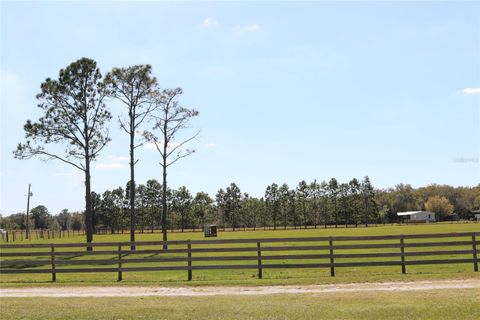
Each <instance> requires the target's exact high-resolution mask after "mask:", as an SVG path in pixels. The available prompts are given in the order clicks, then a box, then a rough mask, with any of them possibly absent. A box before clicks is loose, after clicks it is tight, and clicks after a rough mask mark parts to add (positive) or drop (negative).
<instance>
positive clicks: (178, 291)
mask: <svg viewBox="0 0 480 320" xmlns="http://www.w3.org/2000/svg"><path fill="white" fill-rule="evenodd" d="M439 289H443V290H445V289H479V290H480V279H471V280H438V281H437V280H436V281H415V282H383V283H351V284H331V285H298V286H291V285H289V286H259V287H228V286H218V287H139V286H121V287H120V286H110V287H108V286H102V287H93V286H88V287H52V286H50V287H33V288H3V289H1V288H0V298H3V297H145V296H217V295H229V296H230V295H231V296H236V295H269V294H312V293H329V292H361V291H418V290H439Z"/></svg>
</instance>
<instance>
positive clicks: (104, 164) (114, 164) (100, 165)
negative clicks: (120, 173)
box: [95, 162, 126, 169]
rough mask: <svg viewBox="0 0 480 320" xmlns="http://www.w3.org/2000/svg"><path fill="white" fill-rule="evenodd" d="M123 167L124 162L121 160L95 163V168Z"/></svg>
mask: <svg viewBox="0 0 480 320" xmlns="http://www.w3.org/2000/svg"><path fill="white" fill-rule="evenodd" d="M125 167H126V166H125V164H124V163H121V162H111V163H108V162H100V163H98V164H96V165H95V169H122V168H125Z"/></svg>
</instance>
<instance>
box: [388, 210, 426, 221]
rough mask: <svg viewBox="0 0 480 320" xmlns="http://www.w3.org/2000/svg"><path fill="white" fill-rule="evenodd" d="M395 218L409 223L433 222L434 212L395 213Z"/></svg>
mask: <svg viewBox="0 0 480 320" xmlns="http://www.w3.org/2000/svg"><path fill="white" fill-rule="evenodd" d="M397 216H399V217H402V218H406V219H408V220H410V221H417V222H418V221H425V222H435V212H430V211H406V212H397Z"/></svg>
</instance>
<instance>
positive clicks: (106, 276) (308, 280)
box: [0, 223, 480, 287]
mask: <svg viewBox="0 0 480 320" xmlns="http://www.w3.org/2000/svg"><path fill="white" fill-rule="evenodd" d="M446 232H480V224H478V223H436V224H421V225H395V226H392V225H387V226H373V227H367V228H365V227H358V228H328V229H323V228H318V229H306V230H305V229H297V230H291V229H290V230H281V229H279V230H276V231H274V230H267V231H263V230H257V231H236V232H231V231H230V232H222V231H221V230H220V231H219V236H218V238H217V239H242V238H243V239H248V238H293V237H297V238H299V237H324V236H360V235H362V236H363V235H392V234H393V235H398V234H419V233H446ZM128 239H129V235H128V234H127V233H125V234H115V235H96V236H95V237H94V241H95V242H121V241H128ZM187 239H191V240H199V239H203V234H202V233H201V232H184V233H180V232H175V233H170V234H169V240H187ZM159 240H161V234H159V233H153V234H151V233H144V234H141V233H139V234H137V241H159ZM457 240H469V239H468V238H466V239H463V238H456V239H454V241H457ZM83 241H84V236H75V237H70V238H60V239H59V238H56V239H41V240H36V239H33V240H29V241H26V240H24V241H18V242H15V243H18V244H21V243H51V242H55V243H68V242H83ZM389 241H390V242H389ZM417 241H418V240H417ZM422 241H424V242H428V241H432V240H429V239H425V240H422ZM435 241H437V240H435ZM439 241H452V240H451V239H442V240H439ZM383 242H385V243H391V240H386V241H383ZM376 243H382V241H379V242H376ZM324 244H325V243H323V245H324ZM275 245H286V243H277V244H275ZM210 246H212V245H210ZM215 246H217V247H219V246H221V245H215ZM239 246H245V244H243V245H239ZM172 247H174V246H172ZM114 248H115V247H112V248H111V249H112V250H113V249H114ZM145 248H146V249H151V248H148V247H145ZM454 249H464V250H471V246H470V247H468V246H467V247H465V246H463V247H434V248H433V249H429V248H419V249H418V248H411V249H410V250H412V251H415V250H417V251H418V250H454ZM22 250H23V251H31V250H32V249H22ZM43 250H44V251H45V249H43ZM68 250H69V251H72V249H71V248H69V249H68ZM76 250H80V249H76ZM102 250H104V249H103V248H102ZM2 251H3V252H10V251H9V250H8V249H4V250H2ZM397 251H398V249H397V248H393V249H389V248H387V249H363V250H354V251H353V250H344V251H342V253H353V252H355V253H365V252H371V253H375V252H397ZM294 253H296V251H295V250H292V251H290V252H286V253H285V252H282V254H294ZM301 253H303V254H305V253H310V254H311V253H312V252H311V251H310V252H306V251H302V252H301ZM318 253H327V251H321V252H318ZM247 254H250V255H256V252H239V253H215V254H211V253H210V254H209V255H216V256H222V255H224V256H226V255H228V256H232V255H247ZM269 254H279V253H278V252H272V253H265V254H264V255H266V256H268V255H269ZM129 256H130V257H135V258H149V257H152V256H158V255H143V256H140V255H126V256H125V257H124V258H125V259H127V258H130V257H129ZM139 256H140V257H139ZM162 256H168V257H170V256H171V257H183V256H185V254H173V253H171V254H170V253H169V254H164V255H162ZM115 258H116V256H115V255H110V256H88V257H85V256H76V255H74V256H71V257H62V259H69V260H82V259H88V260H92V259H115ZM439 258H471V255H470V256H465V255H451V256H441V257H425V258H421V259H439ZM8 259H10V258H3V259H2V261H7V260H8ZM11 259H19V258H13V257H12V258H11ZM38 259H40V258H38ZM42 259H49V257H42ZM383 259H384V260H394V259H396V258H383ZM411 259H412V260H413V259H414V258H413V257H412V258H411ZM377 260H378V258H377ZM344 261H348V260H344ZM362 261H363V260H362ZM365 261H368V260H367V259H365ZM312 262H319V263H325V262H327V261H326V260H325V259H324V260H305V261H304V260H295V261H293V260H289V261H281V260H280V261H278V260H277V261H268V262H265V263H312ZM215 263H216V264H256V261H252V260H250V261H226V262H215ZM201 264H205V262H194V265H201ZM148 265H149V266H154V265H185V262H176V263H173V262H170V263H164V262H162V263H158V262H157V263H148ZM115 266H116V264H115V263H112V264H110V265H102V266H101V267H115ZM127 266H145V264H138V263H132V264H126V265H124V267H127ZM2 267H4V266H2ZM71 267H72V266H64V265H58V266H57V268H71ZM73 267H77V266H73ZM86 267H89V268H91V267H95V265H94V264H91V265H87V266H86ZM36 268H43V269H49V268H50V267H49V266H48V265H46V266H41V267H36ZM478 277H480V275H479V273H478V272H473V264H444V265H418V266H407V274H402V273H401V269H400V267H399V266H382V267H346V268H337V269H336V276H335V277H331V276H330V270H329V269H328V268H309V269H293V268H292V269H264V270H263V279H258V278H257V270H255V269H243V270H194V271H193V280H192V281H187V272H186V271H154V272H124V274H123V281H122V282H117V274H116V273H59V274H57V283H56V284H55V285H89V284H91V285H102V284H108V285H115V284H119V285H174V286H177V285H224V284H225V285H237V284H238V285H267V284H268V285H272V284H279V285H280V284H323V283H345V282H370V281H412V280H427V279H446V278H448V279H468V278H478ZM50 280H51V276H50V275H49V274H0V286H2V287H10V286H24V285H29V286H30V285H46V284H49V283H50Z"/></svg>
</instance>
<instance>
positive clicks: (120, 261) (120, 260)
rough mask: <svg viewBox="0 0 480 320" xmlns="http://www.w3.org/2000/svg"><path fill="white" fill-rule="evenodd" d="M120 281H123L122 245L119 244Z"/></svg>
mask: <svg viewBox="0 0 480 320" xmlns="http://www.w3.org/2000/svg"><path fill="white" fill-rule="evenodd" d="M118 281H122V244H121V243H119V244H118Z"/></svg>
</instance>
